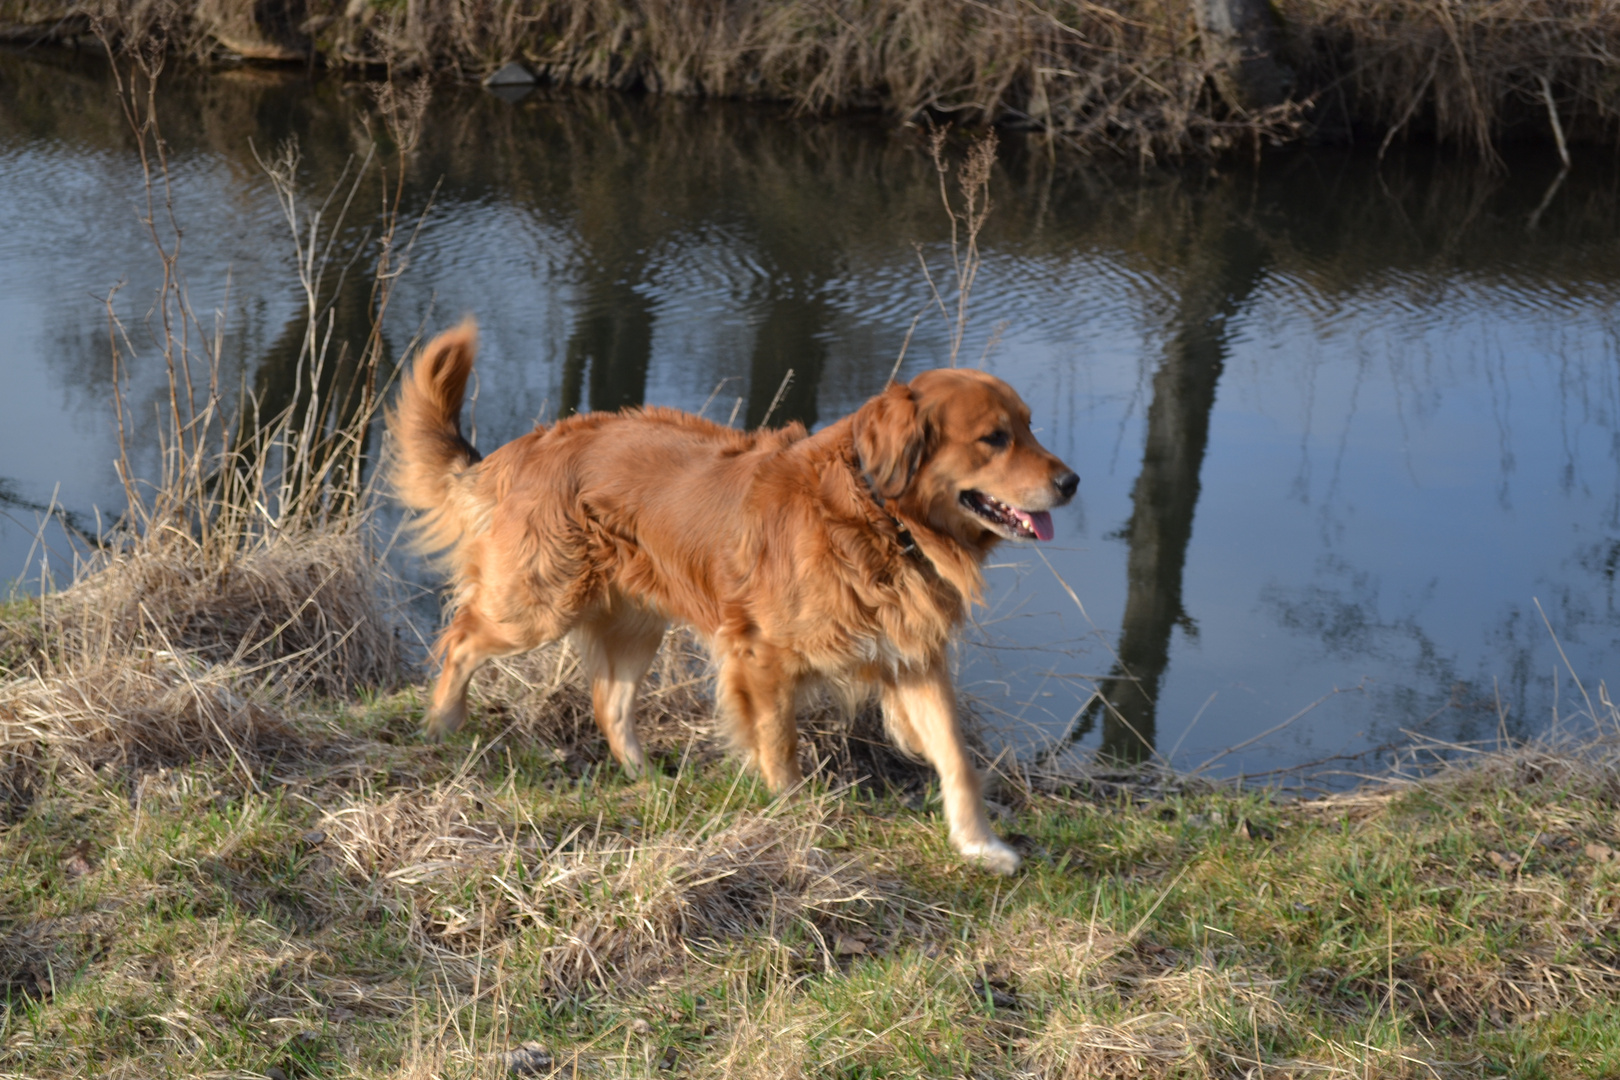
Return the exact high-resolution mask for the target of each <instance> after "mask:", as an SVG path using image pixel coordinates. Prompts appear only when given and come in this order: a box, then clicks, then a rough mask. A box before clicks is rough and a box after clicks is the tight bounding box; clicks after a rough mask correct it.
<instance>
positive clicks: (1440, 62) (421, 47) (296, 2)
mask: <svg viewBox="0 0 1620 1080" xmlns="http://www.w3.org/2000/svg"><path fill="white" fill-rule="evenodd" d="M1201 2H1202V0H1201ZM1273 8H1274V12H1275V14H1276V16H1277V17H1278V22H1277V25H1276V27H1275V28H1274V39H1273V40H1274V48H1273V59H1275V60H1277V61H1279V62H1280V63H1281V65H1282V67H1283V69H1285V70H1284V73H1283V82H1284V83H1285V84H1286V83H1288V81H1289V78H1290V77H1291V86H1289V87H1288V94H1287V100H1285V101H1282V102H1280V103H1277V104H1274V105H1272V106H1270V107H1257V106H1252V105H1251V107H1248V108H1245V107H1243V106H1242V105H1237V104H1233V103H1231V102H1229V101H1223V98H1222V94H1221V92H1220V91H1219V90H1218V89H1217V88H1216V87H1217V84H1218V83H1220V81H1221V79H1220V77H1218V75H1219V71H1218V68H1219V63H1218V58H1217V57H1216V56H1215V55H1214V54H1215V53H1218V52H1219V51H1220V50H1219V49H1218V48H1216V47H1213V46H1210V47H1206V46H1205V44H1204V43H1203V39H1202V38H1201V36H1200V30H1199V25H1198V23H1199V19H1198V18H1197V11H1198V5H1196V4H1191V3H1189V4H1160V3H1152V2H1149V0H1101V2H1091V0H987V2H984V3H973V4H959V3H949V2H945V0H877V2H874V3H849V2H842V0H834V2H830V3H829V2H823V0H787V2H783V3H762V2H757V0H726V2H721V3H713V4H687V3H673V2H669V0H591V2H589V3H571V2H562V0H419V2H417V0H413V2H411V3H408V4H406V3H399V2H396V0H369V2H361V3H338V2H336V0H280V2H277V3H267V4H258V5H254V6H253V7H252V8H251V9H249V8H246V7H241V6H238V5H229V4H220V3H216V2H213V0H0V30H4V31H5V33H6V34H7V36H10V37H12V38H15V39H24V40H37V39H40V38H43V37H56V38H58V39H63V40H69V41H72V40H76V39H80V38H83V37H84V36H86V35H87V34H88V30H89V27H90V25H91V22H92V20H101V22H102V25H104V26H105V27H107V28H108V29H111V30H113V31H115V32H116V33H118V34H120V35H121V36H122V38H123V39H124V40H125V41H126V43H127V42H129V41H133V40H148V39H150V40H162V41H166V42H168V43H169V44H170V45H172V46H177V47H181V48H184V49H186V50H189V51H191V52H192V53H194V54H196V55H198V56H202V57H211V58H219V57H239V58H240V57H246V58H251V59H258V60H269V61H293V60H296V61H299V62H306V61H307V60H309V59H318V60H320V61H322V62H325V63H327V64H330V65H333V66H337V67H351V68H359V69H365V70H381V69H384V68H387V69H390V70H399V69H402V68H403V69H420V70H432V71H442V72H451V73H454V74H457V75H459V76H461V77H471V78H478V77H482V76H484V75H486V74H488V73H489V72H491V71H493V70H494V69H495V68H497V67H499V66H500V65H501V64H503V63H505V62H507V61H510V60H519V61H522V62H523V63H525V64H527V65H528V66H529V67H530V68H531V69H532V71H533V72H535V73H536V74H537V75H539V76H540V77H541V78H543V79H549V80H553V81H556V82H559V83H563V84H568V85H580V86H597V87H612V88H618V89H629V90H646V91H651V92H655V93H669V94H682V95H698V96H710V97H723V98H743V99H754V100H771V101H783V102H791V103H793V104H794V105H796V106H797V107H799V108H800V109H802V110H805V111H809V112H816V113H828V112H838V111H848V110H852V109H872V108H877V109H881V110H883V111H885V112H886V113H888V114H889V115H890V116H892V117H894V118H897V119H900V120H910V119H914V118H917V117H920V116H925V115H931V116H934V117H948V118H952V119H956V120H959V121H964V122H967V123H972V124H982V123H995V124H1001V125H1010V126H1013V127H1020V128H1026V129H1030V130H1034V131H1039V132H1044V133H1046V134H1048V135H1049V136H1051V137H1052V138H1053V139H1054V141H1055V143H1056V144H1057V145H1059V146H1063V147H1067V148H1072V149H1077V150H1080V151H1083V152H1086V153H1093V152H1106V153H1120V154H1124V155H1126V156H1128V157H1133V158H1150V157H1151V158H1159V157H1166V156H1170V157H1173V156H1181V155H1187V154H1193V155H1199V154H1207V153H1218V152H1220V151H1222V150H1223V149H1226V148H1229V147H1241V148H1243V149H1244V150H1245V151H1246V152H1247V151H1248V150H1249V149H1257V148H1258V145H1259V144H1261V143H1264V142H1280V141H1288V140H1291V139H1297V138H1306V137H1324V136H1325V137H1328V138H1333V139H1344V138H1347V137H1352V136H1353V135H1354V136H1355V137H1367V138H1370V139H1372V140H1373V141H1375V142H1376V141H1380V140H1387V139H1388V138H1390V137H1391V136H1393V135H1396V134H1401V133H1405V134H1412V133H1417V134H1420V135H1426V136H1430V137H1438V138H1440V139H1442V140H1445V141H1451V142H1456V143H1459V144H1461V145H1464V146H1468V147H1471V148H1473V149H1475V150H1477V151H1479V152H1480V153H1482V154H1485V155H1486V156H1490V155H1492V154H1494V153H1495V152H1496V150H1497V148H1499V146H1500V145H1501V142H1502V140H1503V139H1504V138H1507V137H1512V136H1515V135H1522V134H1526V133H1529V134H1534V135H1537V136H1539V137H1541V138H1544V139H1548V140H1552V139H1554V138H1556V139H1557V140H1558V141H1559V142H1560V143H1564V142H1567V141H1573V140H1601V141H1612V140H1613V138H1614V137H1615V134H1616V132H1617V131H1620V59H1617V58H1620V8H1616V7H1615V6H1614V5H1612V4H1588V5H1570V4H1567V3H1563V2H1561V0H1507V2H1500V0H1346V2H1339V0H1335V2H1332V3H1327V2H1323V0H1278V2H1277V3H1275V4H1274V5H1273Z"/></svg>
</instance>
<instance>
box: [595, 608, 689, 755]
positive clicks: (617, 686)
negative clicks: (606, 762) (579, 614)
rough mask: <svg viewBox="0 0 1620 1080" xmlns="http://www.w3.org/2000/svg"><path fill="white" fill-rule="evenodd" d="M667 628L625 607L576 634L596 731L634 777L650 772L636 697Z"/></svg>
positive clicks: (648, 615) (648, 614)
mask: <svg viewBox="0 0 1620 1080" xmlns="http://www.w3.org/2000/svg"><path fill="white" fill-rule="evenodd" d="M667 625H668V624H667V623H666V622H665V621H664V619H662V618H660V617H659V616H657V615H654V614H653V613H651V612H649V611H645V610H643V609H638V608H632V607H628V606H625V607H619V608H617V609H616V610H613V611H611V612H603V613H601V614H599V615H597V616H596V617H595V618H591V619H587V620H585V621H583V622H581V623H580V624H579V625H578V626H577V627H575V629H574V640H575V642H576V643H577V644H578V647H579V651H580V655H581V657H582V658H583V660H584V663H585V670H586V672H587V673H588V674H589V675H590V679H591V708H592V711H593V712H594V713H595V714H596V726H597V727H599V728H601V729H602V734H603V735H605V736H607V741H608V749H610V750H612V751H613V756H614V758H615V759H617V760H618V762H619V764H620V765H621V766H623V767H624V771H625V772H626V773H628V774H629V775H631V776H637V775H640V774H641V772H642V771H643V770H645V769H646V767H647V756H646V754H644V753H643V752H642V749H641V740H640V739H638V738H637V737H636V721H635V707H636V692H637V690H639V689H640V687H641V680H642V679H643V678H644V677H645V676H646V674H647V669H648V668H650V667H652V662H653V658H654V657H656V656H657V655H658V646H659V645H660V644H661V643H662V642H663V640H664V630H665V629H666V628H667Z"/></svg>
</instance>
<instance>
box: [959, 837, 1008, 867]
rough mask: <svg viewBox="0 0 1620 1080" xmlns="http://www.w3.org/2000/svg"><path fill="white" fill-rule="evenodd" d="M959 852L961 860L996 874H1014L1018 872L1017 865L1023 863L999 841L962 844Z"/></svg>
mask: <svg viewBox="0 0 1620 1080" xmlns="http://www.w3.org/2000/svg"><path fill="white" fill-rule="evenodd" d="M961 851H962V857H963V858H965V859H967V860H968V861H970V862H976V863H978V864H979V865H980V866H982V867H984V868H985V869H986V870H989V871H991V872H992V873H996V874H1015V873H1017V872H1018V866H1019V864H1020V863H1022V862H1023V861H1024V860H1022V859H1020V858H1019V857H1018V852H1016V851H1014V850H1013V849H1012V848H1010V847H1008V846H1007V845H1006V844H1004V843H1002V842H1001V841H1000V840H986V841H982V842H980V843H975V844H963V845H962V846H961Z"/></svg>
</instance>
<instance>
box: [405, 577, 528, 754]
mask: <svg viewBox="0 0 1620 1080" xmlns="http://www.w3.org/2000/svg"><path fill="white" fill-rule="evenodd" d="M538 644H539V642H537V641H536V642H527V643H525V642H518V641H513V640H512V638H511V635H510V633H509V632H508V631H506V630H505V628H503V627H501V626H500V625H499V624H497V623H494V622H492V621H491V620H489V619H487V618H485V617H484V616H483V615H480V614H479V613H478V610H477V608H476V607H474V606H472V605H470V604H469V605H466V606H464V607H462V608H461V610H459V611H457V612H456V615H455V618H453V619H451V620H450V625H449V626H447V627H445V630H444V633H443V634H441V635H440V636H439V642H438V645H437V646H436V647H435V651H436V652H437V653H438V654H439V660H440V663H441V665H442V666H441V667H440V669H439V679H438V681H437V682H436V683H434V684H433V698H432V701H431V703H430V704H429V706H428V712H427V717H426V718H425V719H424V720H423V723H422V727H423V730H424V731H425V732H426V734H427V737H428V738H430V739H434V740H438V739H443V738H444V737H445V736H447V735H449V734H451V733H452V732H454V731H455V730H456V729H457V728H459V727H460V726H461V725H462V723H463V722H464V721H465V720H466V719H467V685H468V683H470V682H472V677H473V673H474V672H476V671H477V670H478V669H479V668H480V667H483V665H484V662H485V661H486V660H490V659H492V658H493V657H497V656H510V655H511V654H512V653H516V652H524V651H526V650H528V649H532V648H534V646H535V645H538Z"/></svg>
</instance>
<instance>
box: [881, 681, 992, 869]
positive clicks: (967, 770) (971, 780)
mask: <svg viewBox="0 0 1620 1080" xmlns="http://www.w3.org/2000/svg"><path fill="white" fill-rule="evenodd" d="M883 710H884V712H885V714H886V715H887V717H888V724H889V729H890V731H892V732H893V733H894V736H895V738H896V740H897V741H898V742H900V743H901V744H902V746H903V747H904V749H906V750H909V751H911V752H913V753H920V754H922V756H923V757H925V758H927V759H928V762H929V763H930V764H931V765H933V766H934V768H935V769H936V770H938V772H939V786H940V791H941V794H942V795H943V796H944V801H945V821H946V823H947V824H948V825H949V826H950V830H951V845H952V846H953V847H955V848H956V850H957V851H960V852H961V853H962V855H963V856H964V857H965V858H968V859H971V860H973V861H975V862H978V863H981V864H983V865H984V866H985V867H986V868H987V869H990V870H993V871H995V872H996V873H998V874H1011V873H1013V872H1014V871H1015V870H1017V869H1018V864H1019V861H1020V860H1019V858H1018V853H1017V852H1016V851H1014V850H1013V849H1012V848H1010V847H1008V846H1007V845H1006V844H1005V843H1004V842H1003V841H1002V839H1001V838H1000V837H999V836H997V835H996V834H995V833H994V832H992V831H991V829H990V818H989V815H988V814H987V813H986V812H985V806H984V794H983V792H982V790H981V789H980V786H979V772H978V770H977V769H975V768H974V767H973V760H972V758H971V757H970V756H969V754H968V750H967V744H966V742H965V741H964V740H963V738H962V727H961V724H960V723H959V722H958V720H957V716H956V692H955V690H954V689H953V688H952V687H951V676H950V672H949V671H947V670H946V667H945V661H944V659H943V658H941V659H940V660H939V661H938V662H936V663H935V664H933V665H932V666H930V667H929V668H928V669H926V670H924V671H907V672H902V673H901V674H900V676H899V677H898V678H897V679H895V681H894V682H893V683H891V684H889V685H887V686H885V687H884V689H883Z"/></svg>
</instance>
